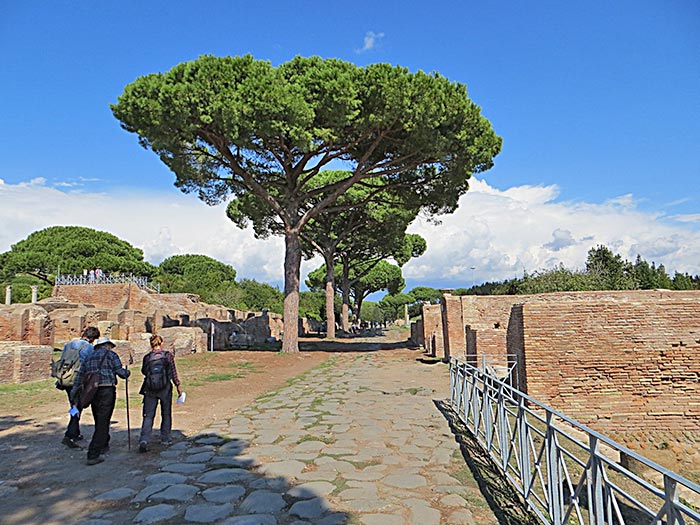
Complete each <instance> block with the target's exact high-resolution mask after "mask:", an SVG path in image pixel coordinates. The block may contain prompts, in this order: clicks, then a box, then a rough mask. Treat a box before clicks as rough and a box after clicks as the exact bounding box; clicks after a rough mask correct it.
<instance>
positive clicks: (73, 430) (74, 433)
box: [65, 388, 80, 439]
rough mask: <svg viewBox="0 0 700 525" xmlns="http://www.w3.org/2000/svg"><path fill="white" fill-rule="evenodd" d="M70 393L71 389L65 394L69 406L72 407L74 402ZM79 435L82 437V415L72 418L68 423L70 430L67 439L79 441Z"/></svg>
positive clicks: (67, 432) (67, 430) (68, 429)
mask: <svg viewBox="0 0 700 525" xmlns="http://www.w3.org/2000/svg"><path fill="white" fill-rule="evenodd" d="M70 391H71V389H70V388H69V389H68V390H66V391H65V392H66V394H67V395H68V404H69V405H70V406H71V407H72V406H73V400H72V399H71V398H70ZM79 435H80V415H77V416H70V421H68V428H67V429H66V437H67V438H70V439H77V438H78V436H79Z"/></svg>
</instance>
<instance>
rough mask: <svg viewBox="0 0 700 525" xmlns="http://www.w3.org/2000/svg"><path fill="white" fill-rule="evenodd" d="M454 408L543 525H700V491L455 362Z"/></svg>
mask: <svg viewBox="0 0 700 525" xmlns="http://www.w3.org/2000/svg"><path fill="white" fill-rule="evenodd" d="M450 403H451V405H452V407H453V409H454V410H455V411H456V413H457V415H458V417H459V418H460V420H461V421H462V422H463V423H464V424H465V425H466V426H467V428H468V429H469V431H470V432H471V433H472V434H473V436H474V437H475V438H476V440H477V441H478V442H479V444H480V445H481V446H482V447H483V448H484V450H485V451H486V452H487V453H488V454H489V456H490V457H491V459H492V460H493V461H494V462H495V464H496V465H497V466H498V468H499V469H500V470H501V471H502V472H503V474H504V476H505V477H506V479H507V480H508V481H509V482H510V483H511V485H512V486H513V487H514V488H515V490H516V491H517V492H518V493H519V494H520V495H521V496H522V497H523V499H524V501H525V503H526V505H527V507H528V508H529V509H530V510H531V511H532V512H533V513H534V514H535V515H536V516H537V517H538V518H539V520H540V521H541V522H542V523H545V524H554V525H564V524H567V525H568V524H581V525H584V524H585V525H603V524H609V525H613V524H615V525H639V524H654V525H662V524H663V525H685V524H690V523H696V524H700V512H699V511H698V508H697V507H694V506H693V505H692V504H691V503H689V502H688V500H692V501H693V502H694V503H695V504H696V505H697V504H698V502H700V486H699V485H697V484H695V483H693V482H691V481H689V480H687V479H685V478H684V477H682V476H680V475H678V474H676V473H674V472H672V471H670V470H668V469H666V468H664V467H662V466H660V465H657V464H656V463H654V462H652V461H650V460H648V459H646V458H644V457H642V456H640V455H639V454H637V453H635V452H634V451H632V450H630V449H628V448H626V447H624V446H623V445H620V444H619V443H616V442H615V441H613V440H611V439H608V438H606V437H605V436H603V435H602V434H599V433H597V432H596V431H594V430H592V429H590V428H588V427H586V426H585V425H582V424H581V423H578V422H577V421H575V420H573V419H571V418H568V417H567V416H565V415H563V414H561V413H559V412H557V411H555V410H553V409H551V408H549V407H547V406H545V405H543V404H542V403H539V402H538V401H536V400H535V399H533V398H531V397H529V396H527V395H526V394H524V393H522V392H520V391H518V390H517V389H515V388H513V387H511V386H510V385H508V384H506V383H505V382H503V381H500V380H499V379H497V378H496V377H494V376H491V375H488V374H486V373H484V372H483V371H481V370H479V369H478V368H476V367H474V366H472V365H470V364H468V363H466V362H465V361H463V360H461V359H457V358H454V357H453V358H452V359H451V360H450ZM616 456H617V458H616ZM620 458H625V459H628V460H632V461H635V462H637V464H638V465H641V466H643V468H645V469H647V471H649V472H651V473H652V475H650V476H645V478H647V479H645V478H642V477H641V476H640V475H638V474H635V473H634V472H632V471H631V470H629V469H628V468H626V467H624V466H622V465H621V464H620V463H618V460H619V459H620ZM635 470H636V469H635ZM657 478H658V479H659V480H663V482H662V483H658V484H654V483H652V482H650V481H648V479H657Z"/></svg>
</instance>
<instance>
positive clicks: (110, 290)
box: [53, 283, 138, 309]
mask: <svg viewBox="0 0 700 525" xmlns="http://www.w3.org/2000/svg"><path fill="white" fill-rule="evenodd" d="M130 288H136V289H138V286H136V285H135V284H131V283H121V284H80V285H71V286H54V289H53V297H62V298H64V299H66V300H67V301H68V302H71V303H83V304H90V305H93V306H95V307H96V308H101V309H112V308H128V307H129V306H128V302H129V290H130Z"/></svg>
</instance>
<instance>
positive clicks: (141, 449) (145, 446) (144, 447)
mask: <svg viewBox="0 0 700 525" xmlns="http://www.w3.org/2000/svg"><path fill="white" fill-rule="evenodd" d="M139 452H141V453H142V454H143V453H144V452H148V443H146V442H145V441H142V442H141V443H139Z"/></svg>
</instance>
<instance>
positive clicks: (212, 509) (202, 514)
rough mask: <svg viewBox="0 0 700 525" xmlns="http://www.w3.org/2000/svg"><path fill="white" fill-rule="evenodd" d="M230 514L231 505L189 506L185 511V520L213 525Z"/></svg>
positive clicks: (203, 504)
mask: <svg viewBox="0 0 700 525" xmlns="http://www.w3.org/2000/svg"><path fill="white" fill-rule="evenodd" d="M232 512H233V505H231V504H230V503H224V504H223V505H214V504H210V503H202V504H198V505H190V506H189V507H187V509H186V510H185V520H186V521H194V522H197V523H215V522H219V521H221V520H222V519H224V518H225V517H226V516H228V515H229V514H231V513H232Z"/></svg>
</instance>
